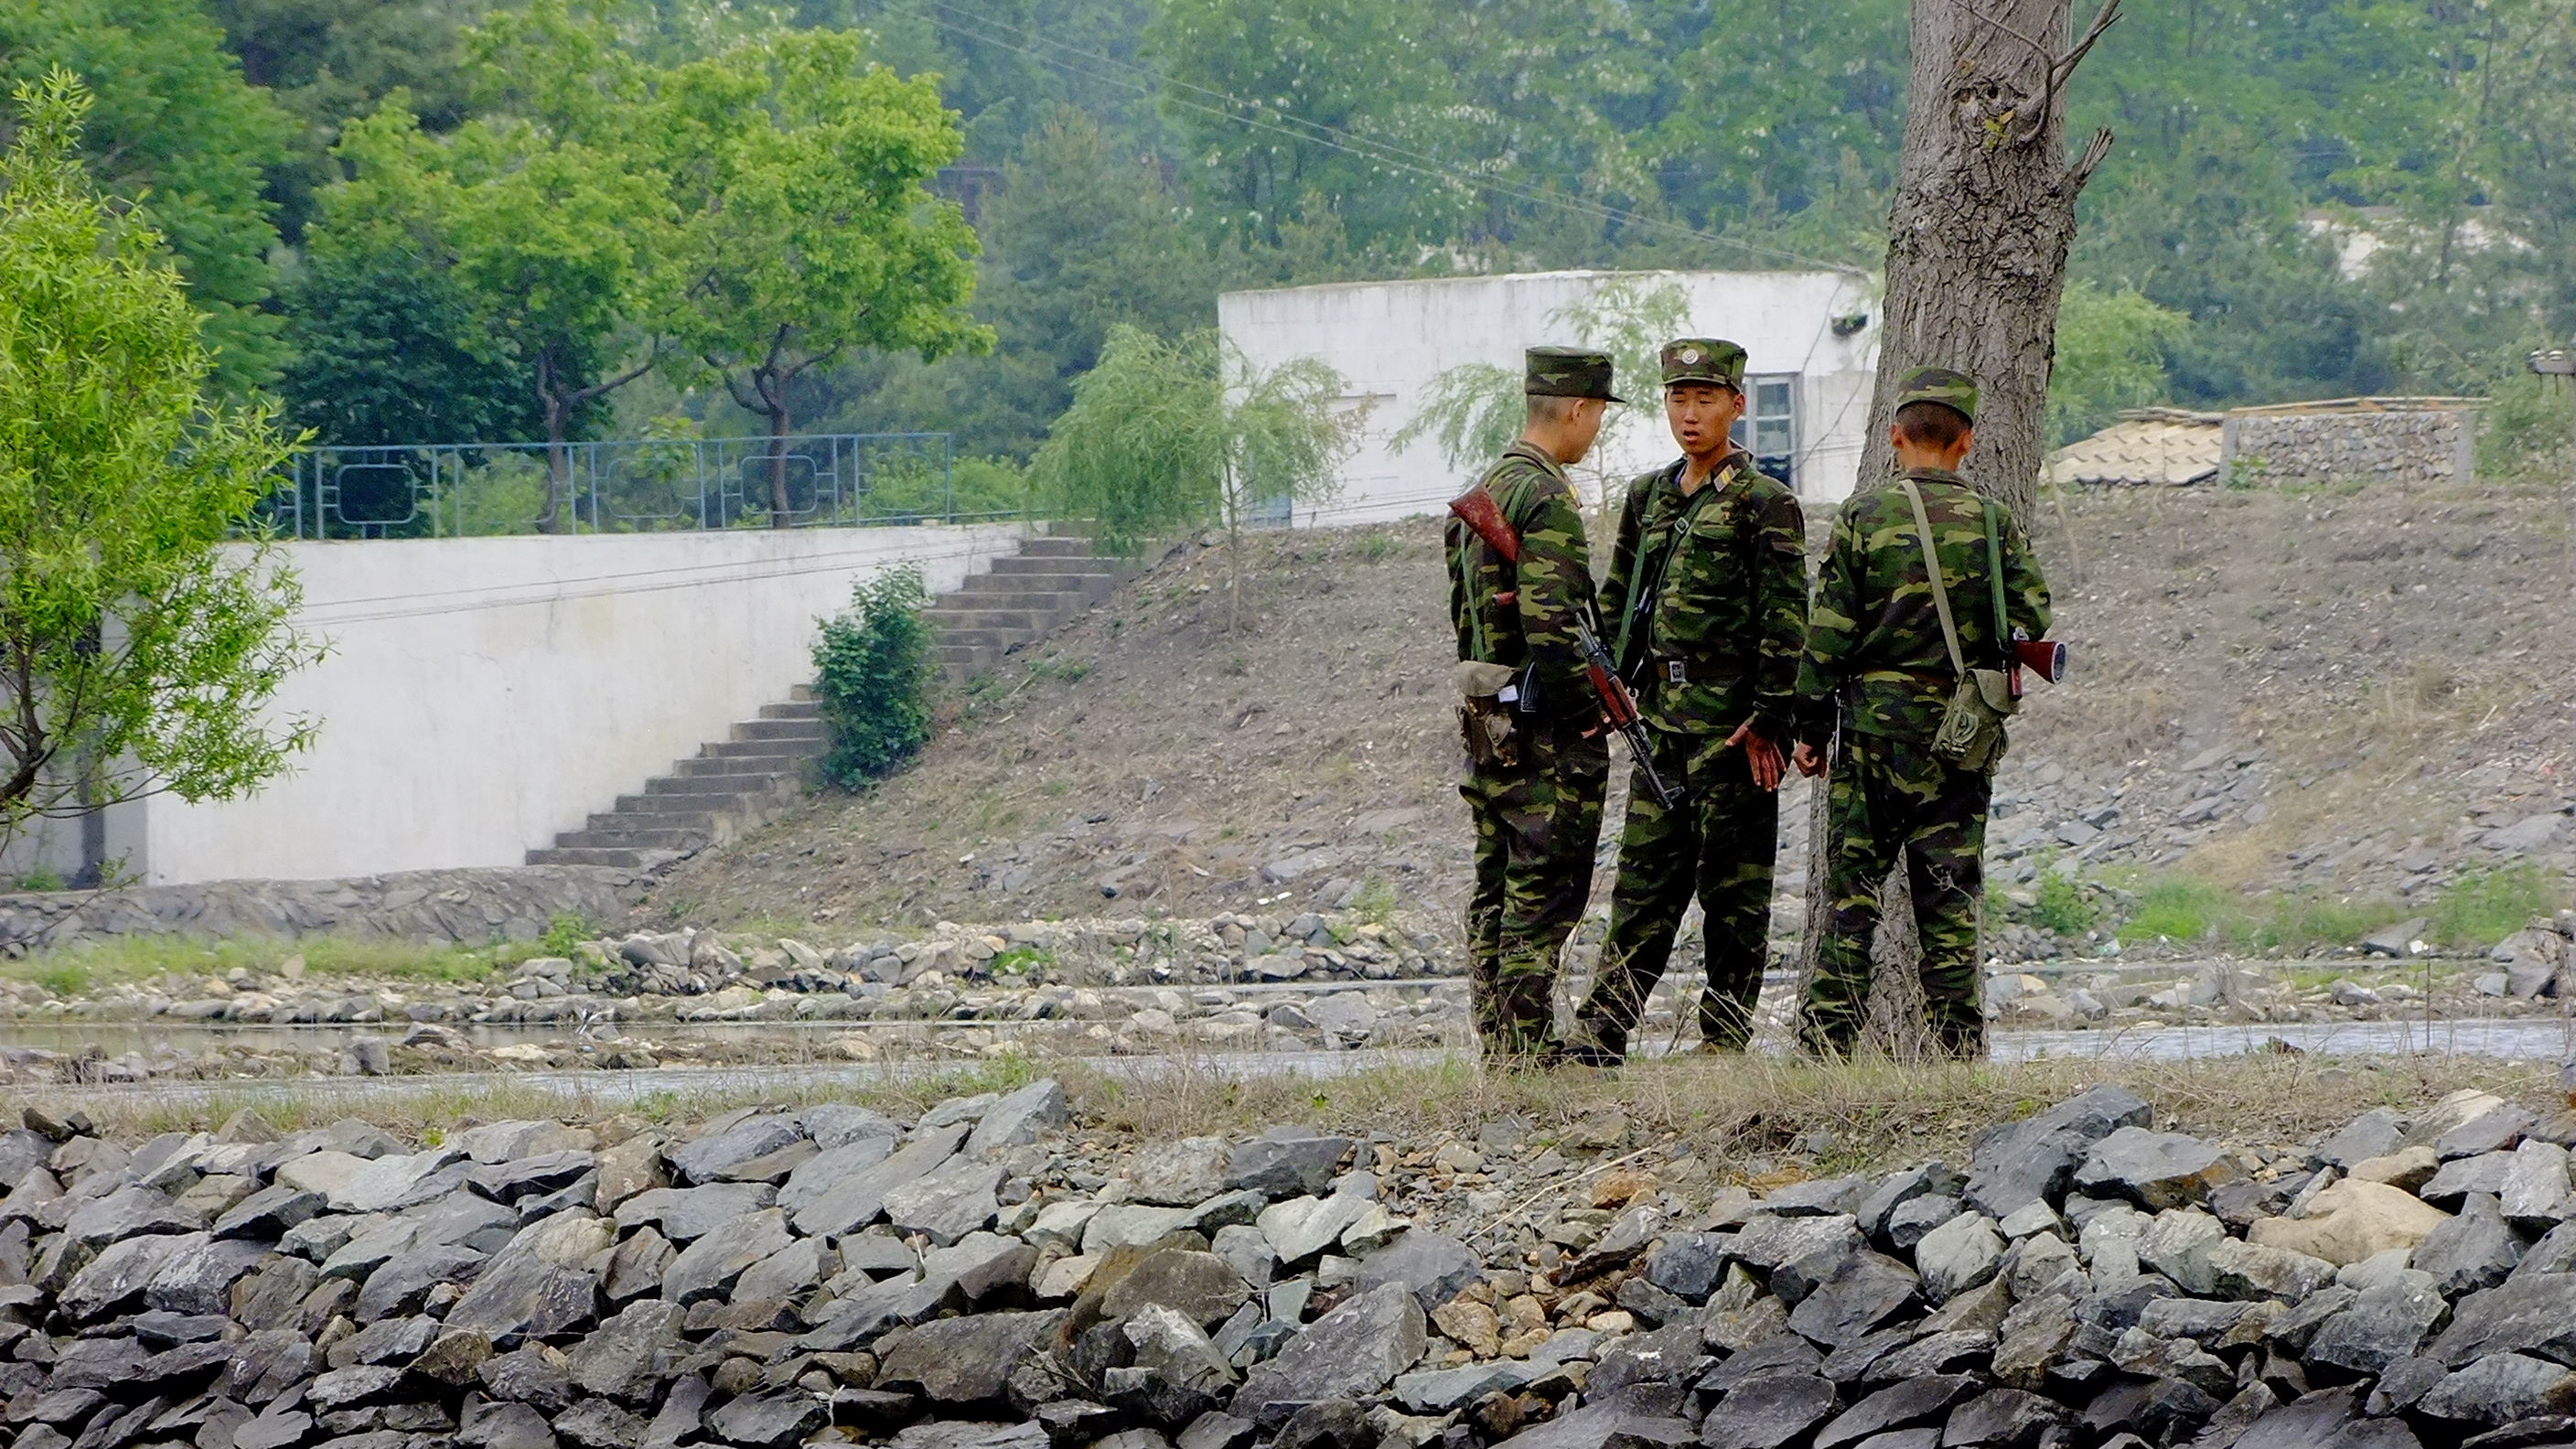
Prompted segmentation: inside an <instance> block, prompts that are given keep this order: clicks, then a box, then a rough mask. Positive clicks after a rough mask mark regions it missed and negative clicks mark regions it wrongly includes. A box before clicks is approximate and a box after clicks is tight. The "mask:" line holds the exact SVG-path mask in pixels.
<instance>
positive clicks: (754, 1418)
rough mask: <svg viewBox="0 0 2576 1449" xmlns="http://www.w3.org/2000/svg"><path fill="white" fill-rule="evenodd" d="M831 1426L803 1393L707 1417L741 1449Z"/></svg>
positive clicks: (750, 1399) (735, 1403)
mask: <svg viewBox="0 0 2576 1449" xmlns="http://www.w3.org/2000/svg"><path fill="white" fill-rule="evenodd" d="M830 1422H832V1411H831V1410H830V1409H829V1408H827V1407H825V1406H824V1403H823V1401H822V1400H820V1399H818V1398H816V1397H814V1396H813V1395H812V1394H809V1393H806V1392H805V1391H804V1390H802V1389H779V1390H775V1391H772V1392H768V1393H758V1394H745V1395H743V1396H742V1397H740V1398H737V1399H731V1400H728V1401H726V1402H725V1403H724V1404H723V1405H722V1406H721V1407H719V1408H717V1409H715V1410H713V1411H712V1412H710V1413H709V1414H708V1415H707V1416H706V1424H707V1428H708V1429H709V1430H710V1431H712V1432H713V1433H714V1434H715V1435H716V1437H717V1438H719V1439H722V1440H724V1441H725V1442H726V1443H728V1444H738V1445H740V1446H742V1449H792V1446H794V1445H798V1444H802V1443H803V1442H805V1439H806V1438H807V1436H809V1435H811V1434H813V1433H814V1432H815V1431H816V1430H819V1429H821V1428H822V1427H823V1426H824V1425H826V1424H829V1423H830ZM1032 1427H1034V1426H1032ZM1040 1442H1044V1441H1043V1438H1041V1440H1040Z"/></svg>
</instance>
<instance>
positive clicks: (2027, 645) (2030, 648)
mask: <svg viewBox="0 0 2576 1449" xmlns="http://www.w3.org/2000/svg"><path fill="white" fill-rule="evenodd" d="M2007 664H2008V669H2007V672H2008V673H2010V674H2011V676H2012V692H2013V698H2015V699H2019V698H2021V672H2022V671H2023V670H2025V669H2027V670H2029V671H2030V672H2031V673H2033V674H2036V675H2038V676H2039V677H2040V678H2042V679H2045V680H2047V681H2048V682H2049V683H2051V684H2055V683H2056V682H2057V681H2059V680H2061V679H2063V678H2065V677H2066V646H2065V645H2063V644H2060V643H2059V642H2057V641H2056V640H2054V639H2033V638H2032V637H2030V632H2029V631H2028V630H2026V629H2015V630H2013V631H2012V653H2011V654H2010V655H2009V656H2007Z"/></svg>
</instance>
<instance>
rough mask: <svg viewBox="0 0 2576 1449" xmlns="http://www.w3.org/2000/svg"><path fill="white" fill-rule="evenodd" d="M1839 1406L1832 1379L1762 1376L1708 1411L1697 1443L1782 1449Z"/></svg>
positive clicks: (1725, 1448)
mask: <svg viewBox="0 0 2576 1449" xmlns="http://www.w3.org/2000/svg"><path fill="white" fill-rule="evenodd" d="M1840 1407H1841V1403H1840V1400H1839V1399H1838V1398H1837V1397H1836V1393H1835V1389H1834V1384H1833V1380H1831V1379H1826V1378H1819V1377H1817V1376H1816V1375H1814V1374H1799V1373H1778V1374H1765V1375H1763V1376H1762V1377H1760V1378H1757V1379H1754V1380H1752V1381H1750V1382H1748V1383H1745V1384H1742V1385H1740V1386H1738V1387H1737V1388H1735V1389H1734V1390H1732V1391H1730V1392H1729V1393H1728V1394H1727V1396H1726V1398H1725V1399H1724V1400H1723V1401H1721V1402H1720V1403H1719V1404H1718V1406H1717V1407H1716V1408H1713V1409H1711V1410H1709V1413H1708V1418H1707V1419H1706V1420H1705V1421H1703V1422H1702V1423H1701V1425H1700V1439H1699V1442H1700V1443H1701V1444H1702V1445H1703V1446H1705V1449H1782V1446H1783V1445H1787V1444H1790V1443H1792V1442H1794V1441H1796V1440H1797V1439H1798V1438H1799V1436H1801V1435H1803V1434H1805V1433H1806V1432H1807V1431H1808V1430H1809V1429H1812V1428H1814V1427H1815V1426H1816V1425H1818V1424H1820V1423H1822V1422H1824V1420H1825V1419H1826V1417H1827V1416H1829V1415H1831V1414H1832V1413H1833V1412H1834V1411H1835V1410H1836V1409H1838V1408H1840Z"/></svg>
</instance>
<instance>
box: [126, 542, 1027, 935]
mask: <svg viewBox="0 0 2576 1449" xmlns="http://www.w3.org/2000/svg"><path fill="white" fill-rule="evenodd" d="M1021 533H1022V530H1021V528H1020V527H1019V526H1018V525H1016V524H1009V525H979V526H974V527H937V526H932V527H918V528H868V529H797V530H789V531H782V532H771V531H768V530H758V531H754V530H731V531H725V532H716V533H667V534H611V535H599V536H582V537H572V538H536V537H514V538H471V539H418V540H408V539H407V540H385V541H370V542H343V543H293V544H286V545H282V546H281V547H280V548H279V550H278V552H279V554H280V555H281V556H282V557H283V558H285V560H286V561H287V562H288V563H289V564H291V565H292V566H293V567H294V569H295V570H296V572H297V573H298V574H299V575H300V576H301V577H302V579H303V583H304V600H305V602H304V609H303V612H302V614H301V615H300V616H299V619H298V622H299V623H300V625H301V626H302V627H303V628H305V629H306V630H308V631H310V632H311V633H313V634H315V635H317V636H319V637H321V638H323V639H325V640H327V641H328V642H329V644H330V646H331V653H330V656H329V657H328V658H327V659H325V660H323V662H322V663H320V664H319V665H316V666H314V667H313V668H311V669H308V670H306V671H304V672H302V673H300V674H298V675H296V676H294V677H292V678H290V679H289V680H288V681H287V682H286V684H285V686H284V688H283V689H281V690H280V692H279V698H278V701H277V709H278V711H279V713H280V714H281V715H293V714H299V713H300V714H307V715H310V716H313V717H315V718H316V719H318V720H319V721H320V722H321V735H320V738H319V740H318V741H317V743H316V744H315V746H314V748H313V749H312V750H311V751H309V752H308V753H306V754H304V755H302V756H299V757H298V759H297V763H296V765H295V767H294V770H293V773H291V774H290V775H288V776H286V777H285V778H283V779H279V780H276V781H273V782H271V783H270V784H269V785H268V786H267V787H266V788H265V789H263V790H261V791H260V792H259V793H258V794H256V795H254V796H252V797H250V798H249V799H246V800H238V801H233V802H230V803H226V804H217V805H199V806H192V805H188V804H185V803H183V802H180V801H178V800H175V799H169V798H153V799H149V800H144V801H138V802H135V803H133V804H130V805H126V806H120V807H118V808H117V809H115V810H113V811H111V812H110V813H109V821H108V840H107V849H108V854H109V856H110V857H111V858H113V857H114V856H116V855H117V854H119V853H122V854H124V855H125V857H126V859H125V864H126V867H127V868H128V869H129V870H133V871H136V872H138V873H139V874H140V875H141V877H142V879H143V880H144V881H145V882H146V883H149V884H155V885H164V884H183V883H187V882H192V881H204V880H223V879H230V878H236V877H268V878H281V879H314V878H323V877H331V876H354V875H372V874H376V873H379V872H384V871H397V870H421V869H432V868H440V867H450V866H498V865H518V864H520V863H521V862H522V860H523V859H524V858H525V855H526V852H527V851H528V850H529V849H530V848H531V847H534V846H540V845H551V844H553V843H554V836H555V832H557V831H560V830H572V829H577V828H579V827H580V826H581V824H582V823H583V820H584V818H585V817H586V816H588V815H589V814H590V813H591V812H593V811H600V810H607V809H609V808H610V807H611V806H612V805H614V804H615V802H616V799H617V797H618V796H619V795H621V794H631V793H633V792H634V791H636V790H638V789H640V788H641V787H642V785H643V782H644V781H645V779H646V778H648V777H650V776H653V775H658V774H662V773H664V772H665V771H667V770H668V769H669V767H670V763H671V761H673V760H674V759H677V758H680V757H682V756H686V755H690V754H694V753H695V752H696V750H697V747H698V746H699V745H700V744H701V743H703V742H706V741H709V740H719V739H722V738H724V737H725V733H726V729H727V727H728V726H730V725H731V724H732V723H733V722H734V721H736V720H741V719H748V718H750V717H752V716H753V715H754V714H755V713H757V712H758V710H759V707H760V706H761V705H763V704H769V703H774V702H776V701H779V700H783V699H785V698H787V696H788V692H789V691H790V690H791V689H792V688H793V687H794V686H796V685H798V684H801V683H805V682H807V681H808V680H810V679H811V678H812V677H813V661H812V658H811V650H812V647H813V642H814V637H815V621H816V619H817V618H818V617H820V616H822V615H826V614H831V613H835V612H837V611H839V610H840V609H841V608H842V607H843V606H844V605H845V604H847V603H848V601H849V596H850V586H851V584H852V583H853V582H854V581H856V580H857V579H859V578H862V577H867V576H873V575H874V574H876V573H877V572H879V571H881V570H882V569H884V568H886V567H887V566H889V565H891V564H895V563H900V562H903V561H907V560H909V561H914V562H918V563H919V564H920V565H921V566H922V569H923V573H924V575H925V576H926V578H927V580H928V582H929V584H930V587H931V590H932V591H933V592H934V593H936V592H945V591H947V590H952V589H955V588H957V587H958V586H959V585H960V584H961V583H962V582H963V581H964V580H965V578H966V576H967V575H968V574H970V573H983V572H987V571H989V570H990V569H991V567H992V560H993V559H994V558H995V557H997V556H999V555H1004V554H1011V553H1016V552H1018V550H1019V541H1020V537H1021Z"/></svg>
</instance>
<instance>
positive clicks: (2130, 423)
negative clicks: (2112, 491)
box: [2048, 408, 2220, 485]
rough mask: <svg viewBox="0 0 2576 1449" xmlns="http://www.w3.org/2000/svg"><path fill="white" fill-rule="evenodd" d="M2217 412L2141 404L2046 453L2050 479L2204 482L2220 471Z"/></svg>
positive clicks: (2081, 481)
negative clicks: (2102, 425)
mask: <svg viewBox="0 0 2576 1449" xmlns="http://www.w3.org/2000/svg"><path fill="white" fill-rule="evenodd" d="M2219 422H2220V417H2219V415H2218V414H2217V413H2194V412H2184V411H2182V410H2181V409H2178V408H2144V409H2140V410H2138V411H2135V412H2125V413H2122V414H2120V421H2118V422H2116V423H2113V424H2112V425H2111V426H2109V427H2107V428H2104V429H2103V430H2102V431H2100V432H2098V433H2095V434H2094V435H2093V436H2091V437H2089V438H2085V439H2082V440H2080V441H2077V442H2073V443H2069V444H2067V445H2066V446H2065V447H2063V448H2060V449H2058V450H2057V451H2056V452H2054V453H2051V454H2049V455H2048V481H2050V482H2051V483H2056V484H2061V485H2063V484H2068V483H2128V484H2145V483H2166V484H2182V483H2206V482H2208V481H2209V480H2211V479H2213V478H2215V477H2217V476H2218V444H2219V436H2218V434H2219Z"/></svg>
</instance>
